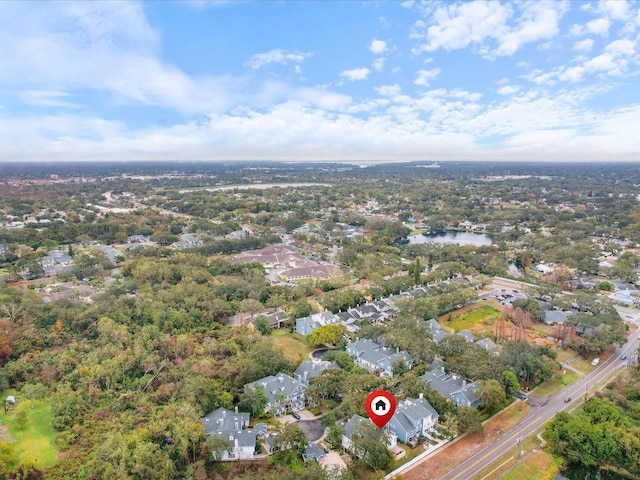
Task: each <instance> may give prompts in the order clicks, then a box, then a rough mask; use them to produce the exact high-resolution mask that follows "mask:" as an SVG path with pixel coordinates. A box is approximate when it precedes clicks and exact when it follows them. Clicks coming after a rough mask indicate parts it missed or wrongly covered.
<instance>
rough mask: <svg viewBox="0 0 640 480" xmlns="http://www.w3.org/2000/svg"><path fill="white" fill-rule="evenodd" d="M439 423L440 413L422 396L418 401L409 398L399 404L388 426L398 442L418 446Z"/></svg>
mask: <svg viewBox="0 0 640 480" xmlns="http://www.w3.org/2000/svg"><path fill="white" fill-rule="evenodd" d="M437 422H438V412H436V411H435V409H434V408H433V407H432V406H431V404H430V403H429V402H428V401H427V400H426V399H424V398H423V397H422V395H420V398H419V399H417V400H415V399H411V398H407V399H406V400H405V401H403V402H399V403H398V406H397V408H396V411H395V413H394V414H393V417H391V420H389V424H388V425H389V430H390V431H392V432H393V433H394V434H395V435H396V436H397V437H398V440H400V441H401V442H403V443H405V444H409V445H416V444H417V443H418V442H419V441H420V439H422V438H425V437H427V436H428V435H429V432H431V431H432V430H433V428H434V427H435V425H436V423H437Z"/></svg>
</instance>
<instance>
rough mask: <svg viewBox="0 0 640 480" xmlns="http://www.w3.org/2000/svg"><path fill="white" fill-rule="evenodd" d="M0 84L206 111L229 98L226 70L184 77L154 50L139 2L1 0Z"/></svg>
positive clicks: (152, 35) (154, 34)
mask: <svg viewBox="0 0 640 480" xmlns="http://www.w3.org/2000/svg"><path fill="white" fill-rule="evenodd" d="M0 32H1V33H0V44H2V45H3V46H4V47H5V48H3V58H2V62H0V86H2V87H5V88H20V90H34V91H35V90H41V91H47V90H51V87H50V86H51V85H55V86H56V87H55V90H57V91H58V90H66V91H72V90H73V89H78V88H81V89H89V90H92V91H99V92H108V93H111V94H113V95H114V97H115V98H116V99H117V101H118V102H119V103H120V104H127V103H142V104H148V105H161V106H163V107H169V108H174V109H177V110H179V111H183V112H213V111H219V110H221V109H223V108H226V107H227V106H228V105H229V104H230V102H231V101H232V100H233V98H232V97H233V95H232V94H231V92H230V88H232V87H233V86H234V85H235V84H236V82H233V81H231V79H230V78H228V77H212V76H201V77H191V76H188V75H186V74H185V73H184V72H182V71H181V70H180V69H178V68H176V67H175V66H173V65H169V64H165V63H163V62H162V61H161V60H160V58H159V55H158V50H159V36H158V33H157V32H156V30H155V29H153V28H152V27H151V26H150V25H149V23H148V22H147V20H146V18H145V16H144V11H143V6H142V4H138V3H131V2H125V3H120V2H115V3H113V2H71V3H64V2H50V3H43V4H42V5H40V6H39V8H38V9H35V10H34V9H33V8H31V6H30V5H29V4H24V3H8V2H5V3H2V2H0Z"/></svg>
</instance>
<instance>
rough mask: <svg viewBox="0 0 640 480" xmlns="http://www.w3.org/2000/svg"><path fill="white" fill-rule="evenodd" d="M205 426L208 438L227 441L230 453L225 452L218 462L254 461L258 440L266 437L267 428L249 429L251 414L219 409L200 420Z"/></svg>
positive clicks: (263, 426) (257, 426)
mask: <svg viewBox="0 0 640 480" xmlns="http://www.w3.org/2000/svg"><path fill="white" fill-rule="evenodd" d="M200 423H202V425H203V426H204V433H205V435H206V436H209V435H217V436H219V437H221V438H223V439H225V440H227V442H228V445H229V451H224V452H222V454H221V457H220V458H218V459H217V460H220V461H232V460H253V459H254V455H255V448H256V439H257V438H258V437H265V436H266V434H267V426H266V425H264V424H258V425H256V427H255V428H253V429H249V414H248V413H239V412H238V408H237V407H236V409H235V411H231V410H227V409H226V408H222V407H221V408H218V409H217V410H214V411H213V412H211V413H209V414H208V415H207V416H206V417H203V418H201V419H200Z"/></svg>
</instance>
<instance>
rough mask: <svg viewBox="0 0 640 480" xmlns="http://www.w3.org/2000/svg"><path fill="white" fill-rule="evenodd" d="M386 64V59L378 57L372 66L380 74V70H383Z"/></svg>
mask: <svg viewBox="0 0 640 480" xmlns="http://www.w3.org/2000/svg"><path fill="white" fill-rule="evenodd" d="M384 62H385V58H384V57H378V58H376V59H375V60H374V61H373V64H372V66H373V68H374V70H376V71H378V72H379V71H380V70H382V67H384Z"/></svg>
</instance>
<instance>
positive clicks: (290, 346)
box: [271, 328, 313, 362]
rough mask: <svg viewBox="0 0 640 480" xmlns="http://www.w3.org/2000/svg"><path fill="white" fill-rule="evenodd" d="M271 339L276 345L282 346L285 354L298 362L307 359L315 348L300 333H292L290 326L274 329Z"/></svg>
mask: <svg viewBox="0 0 640 480" xmlns="http://www.w3.org/2000/svg"><path fill="white" fill-rule="evenodd" d="M271 339H272V340H273V343H274V344H275V346H276V347H278V348H282V351H283V352H284V354H285V355H286V356H287V357H289V358H290V359H291V360H294V361H296V362H298V361H302V360H304V359H306V358H307V357H308V355H309V352H311V350H313V349H312V348H311V347H310V346H309V345H307V343H306V342H305V341H304V337H303V336H302V335H300V334H299V333H291V332H289V329H288V328H281V329H279V330H274V331H273V332H272V333H271Z"/></svg>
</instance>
